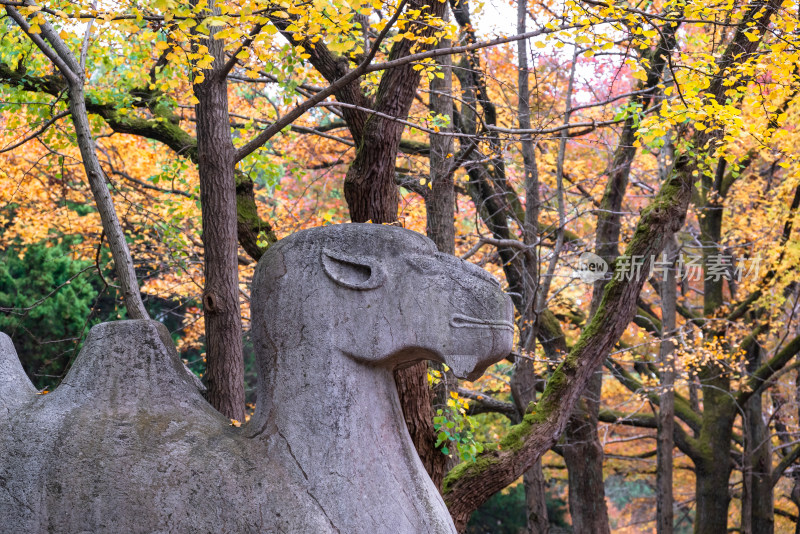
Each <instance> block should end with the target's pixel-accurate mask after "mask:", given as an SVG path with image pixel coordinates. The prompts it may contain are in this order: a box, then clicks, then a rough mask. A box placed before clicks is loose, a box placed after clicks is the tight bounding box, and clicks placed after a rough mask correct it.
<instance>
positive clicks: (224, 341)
mask: <svg viewBox="0 0 800 534" xmlns="http://www.w3.org/2000/svg"><path fill="white" fill-rule="evenodd" d="M209 7H211V8H212V11H213V10H214V9H215V8H214V6H213V2H210V5H209ZM213 36H214V30H213V28H212V29H211V35H210V38H209V39H208V40H207V41H206V42H207V46H208V49H209V53H211V54H212V55H213V56H214V58H215V61H214V64H213V66H212V68H211V69H210V70H208V71H206V72H205V80H204V81H203V82H202V83H201V84H198V85H195V86H194V91H195V95H196V96H197V99H198V101H199V102H198V104H197V105H196V106H195V113H196V116H197V158H198V168H199V175H200V204H201V206H202V223H203V246H204V250H205V254H204V257H203V261H204V270H205V287H204V289H203V312H204V319H205V334H206V375H205V378H206V385H207V387H208V392H207V398H208V400H209V402H210V403H211V405H212V406H214V408H216V409H217V410H219V411H220V412H221V413H222V414H224V415H225V416H226V417H229V418H231V419H236V420H238V421H244V402H245V398H244V359H243V353H242V319H241V311H240V307H239V269H238V243H237V235H238V227H237V226H238V225H237V214H236V179H235V166H236V159H235V158H236V151H235V149H234V146H233V142H232V140H231V133H230V117H229V115H228V87H227V82H226V78H225V76H224V73H222V68H223V65H224V60H225V56H224V51H223V50H222V42H221V41H219V40H216V39H214V37H213Z"/></svg>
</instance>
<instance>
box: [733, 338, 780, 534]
mask: <svg viewBox="0 0 800 534" xmlns="http://www.w3.org/2000/svg"><path fill="white" fill-rule="evenodd" d="M748 359H749V362H748V370H749V371H750V372H753V371H754V370H756V369H757V368H758V367H760V366H761V364H762V363H763V351H762V349H761V347H760V346H759V345H758V344H757V343H753V345H752V346H751V348H750V350H749V351H748ZM762 402H763V401H762V394H761V393H757V394H755V395H752V396H751V397H750V398H749V399H748V400H747V402H745V405H744V421H743V427H744V446H745V450H744V465H743V469H742V481H743V484H742V525H741V527H742V534H772V533H773V532H774V531H775V515H774V514H775V510H774V506H773V493H772V443H771V436H770V431H769V427H768V426H767V424H766V422H765V421H764V410H763V407H762Z"/></svg>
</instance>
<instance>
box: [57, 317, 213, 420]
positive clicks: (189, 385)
mask: <svg viewBox="0 0 800 534" xmlns="http://www.w3.org/2000/svg"><path fill="white" fill-rule="evenodd" d="M73 394H77V395H80V396H81V397H93V398H94V400H95V401H98V400H99V401H107V402H112V403H114V404H117V403H123V402H124V403H135V402H136V401H141V402H144V403H146V404H150V405H152V404H157V403H160V402H170V401H174V400H186V399H187V398H198V397H199V396H200V395H199V392H198V381H197V379H196V377H194V375H192V374H191V373H190V372H189V370H188V369H187V368H186V367H185V366H184V365H183V363H182V362H181V360H180V358H179V357H178V354H177V352H176V351H175V347H174V345H173V343H172V340H171V339H170V335H169V332H168V331H167V329H166V328H165V327H164V325H162V324H161V323H159V322H158V321H151V320H128V321H114V322H111V323H101V324H98V325H96V326H94V327H93V328H92V329H91V331H90V332H89V335H88V336H87V337H86V342H85V343H84V345H83V348H82V349H81V352H80V354H79V355H78V357H77V358H76V360H75V363H74V364H73V365H72V368H71V369H70V371H69V373H68V374H67V376H66V377H65V378H64V381H63V382H62V383H61V385H60V386H59V387H58V388H57V389H56V391H54V392H53V393H51V395H54V396H61V395H66V396H72V395H73Z"/></svg>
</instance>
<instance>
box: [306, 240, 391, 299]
mask: <svg viewBox="0 0 800 534" xmlns="http://www.w3.org/2000/svg"><path fill="white" fill-rule="evenodd" d="M322 268H323V269H324V270H325V274H327V275H328V277H329V278H330V279H331V280H333V281H334V282H336V283H337V284H339V285H340V286H344V287H347V288H350V289H358V290H366V289H375V288H378V287H381V286H382V285H383V282H384V280H385V279H386V274H385V272H384V270H383V267H382V266H381V265H380V263H378V262H377V261H376V260H374V259H373V258H364V257H360V256H350V255H347V254H343V253H341V252H335V251H333V250H330V249H323V250H322Z"/></svg>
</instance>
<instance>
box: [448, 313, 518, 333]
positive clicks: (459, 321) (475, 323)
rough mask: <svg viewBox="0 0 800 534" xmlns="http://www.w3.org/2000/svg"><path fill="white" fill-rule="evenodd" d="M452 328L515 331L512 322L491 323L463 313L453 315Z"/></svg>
mask: <svg viewBox="0 0 800 534" xmlns="http://www.w3.org/2000/svg"><path fill="white" fill-rule="evenodd" d="M450 326H452V327H453V328H489V329H493V330H494V329H506V330H511V331H512V332H513V331H514V324H513V323H512V322H511V321H491V320H489V319H478V318H477V317H470V316H469V315H463V314H461V313H456V314H453V316H452V317H450Z"/></svg>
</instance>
